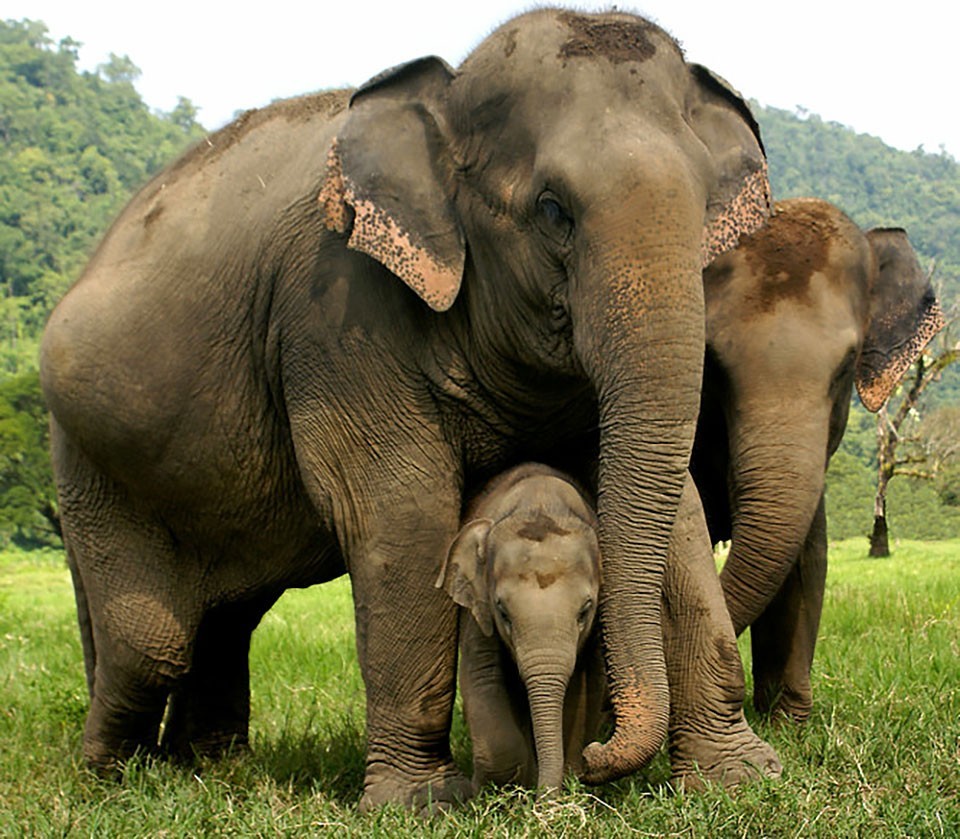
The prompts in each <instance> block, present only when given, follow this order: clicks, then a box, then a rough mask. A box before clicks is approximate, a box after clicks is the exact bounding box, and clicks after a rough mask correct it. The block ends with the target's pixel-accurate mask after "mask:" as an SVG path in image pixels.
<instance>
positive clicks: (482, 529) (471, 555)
mask: <svg viewBox="0 0 960 839" xmlns="http://www.w3.org/2000/svg"><path fill="white" fill-rule="evenodd" d="M492 526H493V522H492V521H491V520H490V519H474V520H473V521H471V522H469V523H468V524H466V525H465V526H464V528H463V529H462V530H461V531H460V533H459V534H458V535H457V538H456V539H455V540H454V542H453V544H452V545H451V546H450V550H449V551H448V553H447V558H446V561H445V562H444V563H443V568H441V569H440V576H439V578H438V579H437V582H436V586H437V588H442V589H443V590H444V591H446V592H447V594H449V595H450V597H452V598H453V602H454V603H456V604H457V605H458V606H462V607H463V608H465V609H469V610H470V612H471V614H473V617H474V619H475V620H476V621H477V623H478V624H479V626H480V629H481V630H482V631H483V634H484V635H487V636H489V635H493V616H492V615H491V613H490V603H489V597H488V594H487V573H486V570H487V558H486V548H485V546H486V541H487V534H488V533H489V532H490V528H491V527H492Z"/></svg>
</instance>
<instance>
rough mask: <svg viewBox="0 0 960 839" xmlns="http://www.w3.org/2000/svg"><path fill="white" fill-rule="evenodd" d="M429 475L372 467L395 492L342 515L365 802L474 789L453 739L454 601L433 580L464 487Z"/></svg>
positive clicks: (431, 797) (444, 800) (429, 800)
mask: <svg viewBox="0 0 960 839" xmlns="http://www.w3.org/2000/svg"><path fill="white" fill-rule="evenodd" d="M424 471H425V470H424ZM449 474H450V475H453V474H455V470H454V469H453V468H451V469H450V471H449ZM428 476H429V473H428V474H427V475H424V474H423V473H421V474H420V475H419V477H421V478H422V480H421V481H420V482H415V483H412V485H411V482H410V481H406V482H400V481H398V480H395V479H391V478H390V477H389V476H382V477H381V478H380V479H379V480H375V479H374V478H373V476H372V475H370V474H369V473H368V478H369V479H370V484H371V485H372V486H374V487H376V488H378V489H379V490H381V491H382V490H383V489H387V490H389V492H387V493H386V494H382V493H381V492H378V493H377V495H376V497H374V498H364V499H360V500H357V499H354V501H355V506H354V509H360V510H363V511H364V514H365V515H364V517H363V519H362V520H356V519H354V520H352V521H349V522H340V523H338V529H339V531H340V533H341V534H342V535H341V539H342V540H343V541H345V542H346V543H347V550H346V552H345V553H346V555H347V557H348V566H349V569H350V577H351V581H352V585H353V597H354V604H355V608H356V620H357V652H358V657H359V659H360V669H361V673H362V675H363V680H364V684H365V686H366V694H367V767H366V777H365V780H364V794H363V798H362V800H361V802H360V806H361V808H362V809H364V810H368V809H370V808H372V807H376V806H379V805H381V804H385V803H389V802H395V803H396V802H399V803H403V804H405V805H407V806H414V807H436V806H445V805H448V804H450V803H452V802H454V801H457V800H461V799H465V798H468V797H469V795H470V782H469V780H468V779H467V778H466V777H464V775H463V774H462V773H461V772H460V771H459V770H458V769H457V767H456V766H455V764H454V762H453V759H452V757H451V754H450V742H449V733H450V721H451V716H452V712H453V700H454V696H455V692H456V691H455V675H456V652H457V607H456V605H455V604H454V603H453V601H452V600H451V599H450V597H449V596H448V595H447V594H446V592H444V591H442V590H440V589H437V588H435V587H434V581H435V580H436V578H437V573H438V572H439V570H440V565H441V561H442V558H443V557H444V556H445V554H446V550H447V548H448V547H449V545H450V543H451V542H452V541H453V539H454V537H455V536H456V533H457V530H458V528H459V517H460V494H459V491H456V492H454V491H453V490H452V488H451V487H450V486H449V483H448V484H447V485H443V482H441V481H428V480H427V478H428ZM450 480H451V479H450V478H449V477H448V478H447V481H450ZM428 484H432V485H428ZM345 535H346V536H347V537H348V538H346V539H344V536H345Z"/></svg>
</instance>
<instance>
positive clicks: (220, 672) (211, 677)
mask: <svg viewBox="0 0 960 839" xmlns="http://www.w3.org/2000/svg"><path fill="white" fill-rule="evenodd" d="M280 593H281V592H280V591H279V590H273V591H270V592H267V593H264V594H263V595H261V596H259V597H256V598H254V599H253V600H250V601H246V602H243V603H229V604H225V605H223V606H219V607H217V608H214V609H211V610H210V611H209V612H208V613H207V614H206V615H205V616H204V618H203V620H202V621H201V622H200V626H199V629H198V631H197V638H196V642H195V644H194V649H193V660H192V662H191V665H190V671H189V672H188V673H187V675H186V676H185V677H184V678H183V679H181V680H180V681H179V682H178V683H177V685H176V687H175V689H174V691H173V693H171V695H170V701H169V704H168V706H167V712H166V716H165V718H164V725H163V732H162V734H161V742H160V746H161V749H162V751H163V752H164V753H165V754H168V755H170V756H172V757H174V758H177V759H181V760H187V759H190V758H192V757H194V756H196V755H200V756H204V757H217V756H219V755H220V754H223V753H224V752H226V751H228V750H231V749H243V748H245V747H246V746H248V745H249V734H248V727H249V722H250V666H249V653H250V636H251V634H252V633H253V630H254V629H256V627H257V625H258V624H259V623H260V619H261V618H262V617H263V615H264V614H265V613H266V612H267V611H268V610H269V609H270V607H271V606H273V604H274V603H275V602H276V600H277V598H278V597H279V596H280Z"/></svg>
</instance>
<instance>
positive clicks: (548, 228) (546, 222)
mask: <svg viewBox="0 0 960 839" xmlns="http://www.w3.org/2000/svg"><path fill="white" fill-rule="evenodd" d="M537 226H538V227H539V228H540V231H541V232H542V233H543V234H544V235H545V236H547V237H548V238H549V239H551V240H552V241H553V242H555V243H556V244H558V245H565V244H567V242H568V241H569V240H570V236H571V234H572V233H573V217H572V216H571V215H570V213H569V212H567V210H566V209H565V208H564V206H563V204H561V203H560V200H559V199H558V198H557V196H556V195H554V194H553V193H552V192H549V191H546V192H542V193H541V194H540V197H539V198H537Z"/></svg>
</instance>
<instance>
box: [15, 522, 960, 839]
mask: <svg viewBox="0 0 960 839" xmlns="http://www.w3.org/2000/svg"><path fill="white" fill-rule="evenodd" d="M865 553H866V543H865V541H864V540H859V541H858V542H856V543H853V542H847V543H839V544H836V545H833V546H832V547H831V566H830V577H829V582H828V592H827V603H826V606H825V614H824V620H823V626H822V630H821V641H820V645H819V647H818V650H817V661H816V664H815V684H814V690H815V709H814V714H813V718H812V719H811V721H810V722H809V723H808V724H807V725H806V726H805V727H803V728H797V727H793V726H783V727H772V726H769V725H767V724H766V723H765V722H763V721H762V720H758V719H757V718H756V717H755V715H753V713H752V709H750V708H748V716H749V717H750V719H751V722H752V723H753V724H754V726H755V727H756V728H757V730H758V731H759V732H760V733H761V734H762V735H763V736H765V737H766V738H767V739H768V740H769V741H770V742H771V743H772V744H773V745H774V747H775V748H776V749H777V751H778V753H779V754H780V757H781V759H782V761H783V765H784V776H783V778H782V779H781V780H779V781H766V782H763V783H759V784H757V785H755V786H751V787H748V788H744V789H741V790H740V791H738V792H737V793H735V794H734V795H731V794H728V793H727V792H724V791H722V790H716V789H712V790H708V791H707V792H705V793H699V794H681V795H675V794H674V793H673V792H672V791H671V790H670V788H669V786H668V785H667V783H666V781H667V778H668V774H669V772H668V765H667V762H666V759H665V756H664V755H662V754H661V756H660V757H659V758H658V759H657V760H655V761H654V762H653V764H651V765H650V766H649V767H648V768H647V769H646V770H645V771H644V772H643V773H641V774H639V775H637V776H634V777H632V778H630V779H626V780H624V781H621V782H619V783H616V784H611V785H608V786H604V787H600V788H596V789H592V788H587V787H583V786H580V785H579V784H577V783H575V782H571V783H570V784H569V785H568V788H567V790H566V791H565V794H564V795H562V796H561V797H559V798H558V799H557V800H555V801H550V802H538V801H536V799H535V798H534V797H533V796H532V795H529V794H525V793H520V792H516V791H513V792H511V791H500V792H489V793H485V794H483V795H482V796H480V797H479V798H478V799H476V800H474V801H473V802H471V803H470V804H469V805H467V806H465V807H464V808H463V809H462V810H460V811H458V812H456V813H452V814H440V815H438V816H436V817H434V818H432V819H428V820H421V819H418V818H416V817H414V816H411V815H409V814H407V813H406V812H403V811H400V810H397V809H392V808H388V809H385V810H383V811H381V812H378V813H376V814H372V815H369V816H366V817H361V816H359V815H358V814H357V812H356V807H355V802H356V800H357V799H358V797H359V794H360V787H361V782H362V777H363V733H362V732H363V692H362V686H361V682H360V678H359V675H358V671H357V666H356V657H355V653H354V649H353V629H352V627H353V615H352V608H351V604H350V591H349V586H348V584H347V582H346V581H345V580H341V581H338V582H335V583H332V584H328V585H326V586H322V587H317V588H314V589H311V590H308V591H293V592H289V593H288V594H286V595H285V596H284V597H283V598H282V599H281V601H280V603H278V605H277V606H276V607H275V608H274V610H273V611H272V612H271V613H270V614H269V615H267V617H266V618H265V619H264V621H263V623H262V625H261V627H260V628H259V629H258V630H257V632H256V633H255V636H254V644H253V651H252V662H251V669H252V683H253V703H254V708H253V722H252V732H251V733H252V738H253V746H254V749H253V752H252V753H249V754H245V755H238V756H234V757H230V758H227V759H225V760H223V761H220V762H216V763H209V764H204V765H201V766H198V767H194V768H192V769H187V768H183V767H176V766H171V765H167V764H163V763H154V762H150V761H143V762H141V761H138V760H135V761H133V762H131V765H129V766H128V768H127V772H126V775H125V777H124V780H123V781H122V782H121V783H112V782H104V781H100V780H98V779H97V778H95V777H94V776H93V775H91V774H90V773H88V772H87V771H86V770H85V769H84V767H83V765H82V761H81V758H80V735H81V730H82V726H83V719H84V715H85V713H86V705H87V697H86V688H85V685H84V682H83V665H82V657H81V652H80V645H79V639H78V633H77V630H76V626H75V617H74V611H73V598H72V591H71V588H70V583H69V575H68V573H67V572H66V570H65V568H64V566H63V559H62V556H61V555H59V554H57V553H52V552H51V553H32V554H27V553H6V554H0V836H4V837H6V836H91V837H93V836H96V837H104V836H118V837H125V839H126V837H135V836H144V837H146V836H151V837H155V836H164V837H181V836H182V837H196V836H288V835H289V836H293V835H298V836H304V835H327V834H332V835H358V836H359V835H362V836H403V835H409V836H466V837H474V836H475V837H485V836H488V835H491V834H493V833H494V832H496V833H497V834H499V835H507V836H513V837H522V836H544V835H548V836H571V837H573V836H577V837H579V836H598V837H600V836H603V837H607V836H685V837H701V836H702V837H726V836H731V837H734V836H776V837H780V836H784V837H787V836H790V837H793V836H797V837H799V836H823V837H846V836H871V837H873V836H913V837H927V836H948V837H957V836H960V539H957V540H952V541H949V542H937V543H919V542H918V543H904V544H901V545H899V546H898V547H897V549H896V552H895V554H894V556H893V557H892V558H890V559H887V560H870V559H867V558H866V557H865ZM743 649H744V650H746V649H748V647H747V646H746V645H744V647H743ZM454 749H455V754H456V756H457V758H458V759H459V760H461V761H463V762H464V764H465V765H466V764H467V763H468V761H469V754H468V745H467V737H466V732H465V730H464V726H463V722H462V718H461V717H460V715H459V712H458V714H457V716H456V718H455V726H454Z"/></svg>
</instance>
